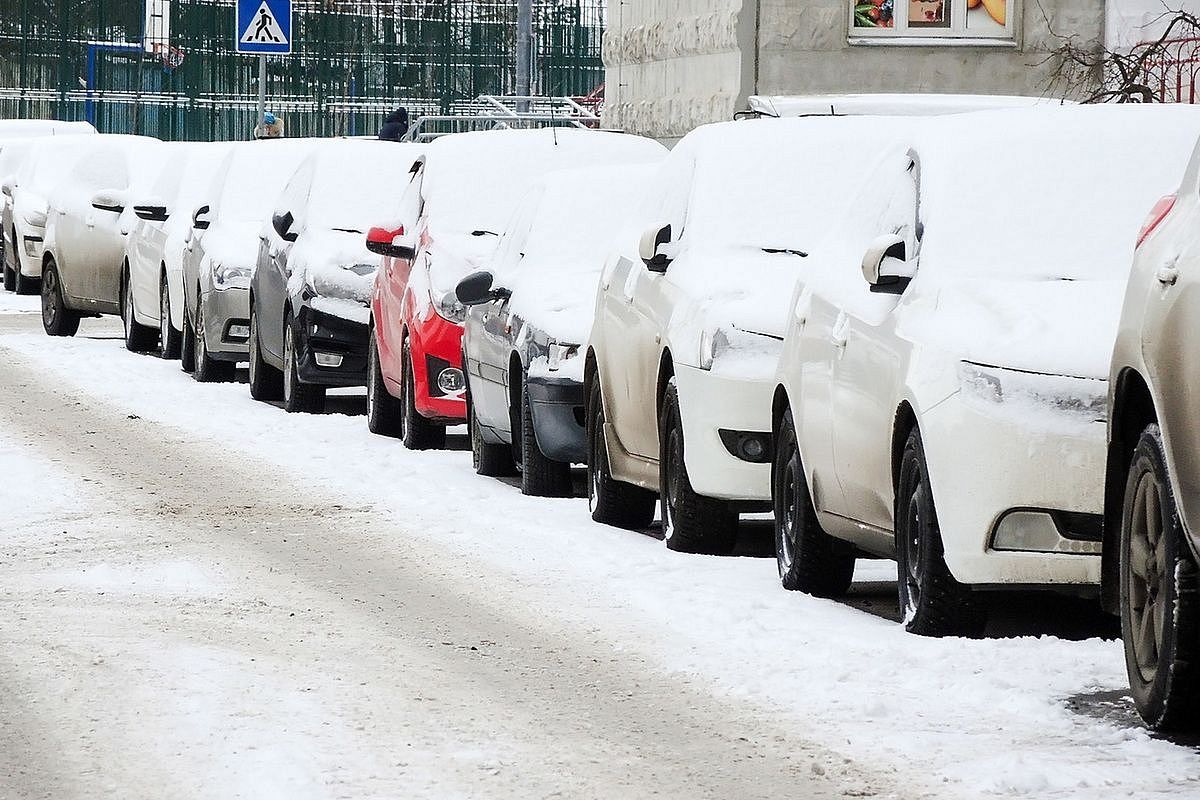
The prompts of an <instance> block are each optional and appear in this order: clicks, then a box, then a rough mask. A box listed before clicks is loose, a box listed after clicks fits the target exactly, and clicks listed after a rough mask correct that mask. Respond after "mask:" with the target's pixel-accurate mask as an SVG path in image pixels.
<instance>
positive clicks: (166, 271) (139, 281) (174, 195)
mask: <svg viewBox="0 0 1200 800" xmlns="http://www.w3.org/2000/svg"><path fill="white" fill-rule="evenodd" d="M229 147H230V145H229V144H227V143H224V142H214V143H189V144H179V145H175V146H174V154H173V155H172V157H171V158H170V159H168V161H167V163H166V164H165V165H164V167H163V170H162V172H161V173H160V174H159V176H158V180H157V181H155V183H154V186H152V187H151V188H150V192H149V194H147V195H146V196H145V197H140V198H136V199H135V205H134V207H133V213H134V215H135V216H136V217H137V221H136V222H135V223H134V225H133V230H131V231H130V232H129V237H128V238H127V240H126V243H125V269H126V271H127V275H126V279H125V280H126V285H127V286H128V287H129V294H130V300H131V302H130V303H129V304H128V310H129V312H130V313H129V314H126V315H125V323H126V324H125V344H126V346H127V347H129V349H131V350H149V349H151V348H153V347H154V346H155V344H160V345H161V352H162V357H163V358H179V349H180V343H181V340H182V338H183V248H184V244H185V242H186V241H187V238H188V235H189V233H190V232H191V227H192V220H191V211H192V210H193V209H194V208H195V207H196V204H197V203H198V202H199V200H200V198H201V197H202V196H203V194H204V192H205V190H206V189H207V188H208V185H209V183H210V181H211V180H212V174H213V171H214V170H216V168H217V166H218V165H219V164H220V162H221V159H222V158H224V157H225V154H226V153H227V152H228V151H229Z"/></svg>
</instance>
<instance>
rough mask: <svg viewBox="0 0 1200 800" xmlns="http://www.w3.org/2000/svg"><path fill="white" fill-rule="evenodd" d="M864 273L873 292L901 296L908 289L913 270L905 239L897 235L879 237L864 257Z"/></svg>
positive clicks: (888, 234)
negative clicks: (909, 261)
mask: <svg viewBox="0 0 1200 800" xmlns="http://www.w3.org/2000/svg"><path fill="white" fill-rule="evenodd" d="M862 272H863V278H865V279H866V281H867V283H869V284H870V285H871V291H872V292H884V293H890V294H899V293H901V292H903V291H904V290H905V289H906V288H908V284H909V282H910V281H911V280H912V270H911V268H910V267H909V264H908V247H907V246H906V245H905V243H904V238H903V237H902V236H899V235H898V234H895V233H886V234H883V235H882V236H877V237H876V238H875V240H874V241H872V242H871V246H870V247H868V248H867V252H866V254H865V255H864V256H863V260H862Z"/></svg>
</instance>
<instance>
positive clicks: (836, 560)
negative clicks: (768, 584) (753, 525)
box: [771, 409, 855, 597]
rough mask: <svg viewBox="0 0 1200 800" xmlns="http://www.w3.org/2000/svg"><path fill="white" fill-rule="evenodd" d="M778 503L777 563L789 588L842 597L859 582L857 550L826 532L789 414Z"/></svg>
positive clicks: (778, 447)
mask: <svg viewBox="0 0 1200 800" xmlns="http://www.w3.org/2000/svg"><path fill="white" fill-rule="evenodd" d="M773 473H774V474H773V475H772V484H773V485H772V487H771V488H772V491H771V495H772V500H773V504H774V508H775V561H776V563H777V564H778V566H779V581H780V583H782V584H783V588H784V589H788V590H789V591H800V592H804V593H805V594H811V595H813V596H815V597H841V596H843V595H844V594H846V591H847V590H848V589H849V588H850V583H851V581H852V580H853V579H854V561H855V558H854V549H853V547H852V546H850V545H849V544H847V543H845V542H842V541H840V540H838V539H835V538H833V537H832V536H830V535H829V534H828V533H826V532H825V531H824V530H822V529H821V523H820V522H819V521H818V520H817V510H816V508H815V507H814V506H813V501H812V495H811V494H810V493H809V491H808V479H807V478H806V477H805V475H804V466H803V464H802V463H801V461H800V447H799V444H798V443H797V441H796V425H795V423H794V422H793V421H792V412H791V410H790V409H789V410H788V411H785V412H784V415H783V422H782V424H781V425H780V427H779V437H778V439H777V441H776V444H775V469H774V470H773Z"/></svg>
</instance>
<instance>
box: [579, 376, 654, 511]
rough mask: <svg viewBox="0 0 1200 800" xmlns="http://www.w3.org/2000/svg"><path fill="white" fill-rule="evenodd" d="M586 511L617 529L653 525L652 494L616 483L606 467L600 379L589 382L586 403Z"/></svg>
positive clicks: (596, 378)
mask: <svg viewBox="0 0 1200 800" xmlns="http://www.w3.org/2000/svg"><path fill="white" fill-rule="evenodd" d="M587 441H588V470H587V478H588V480H587V483H588V508H589V509H590V510H591V512H592V519H593V520H595V521H596V522H599V523H602V524H604V525H613V526H616V527H618V528H628V529H631V530H633V529H637V528H648V527H650V523H652V522H654V506H655V504H656V503H657V502H658V495H656V494H654V492H651V491H648V490H646V489H643V488H642V487H640V486H634V485H633V484H632V483H625V482H624V481H619V480H617V479H616V478H614V477H613V476H612V473H611V472H610V471H609V468H608V448H607V446H606V445H605V442H604V399H603V397H602V396H601V394H600V377H599V376H596V377H595V378H593V380H592V385H591V389H590V390H589V391H588V402H587Z"/></svg>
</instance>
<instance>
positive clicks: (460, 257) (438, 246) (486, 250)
mask: <svg viewBox="0 0 1200 800" xmlns="http://www.w3.org/2000/svg"><path fill="white" fill-rule="evenodd" d="M499 243H500V239H499V237H496V236H491V235H483V236H472V235H471V234H470V233H449V232H435V233H434V238H433V240H432V242H431V243H430V245H429V250H428V261H427V262H426V263H427V264H428V265H429V288H430V291H432V292H433V293H434V294H437V295H443V294H446V293H447V292H452V291H454V288H455V287H456V286H458V282H459V281H461V280H462V279H463V278H465V277H466V276H467V275H469V274H471V273H472V272H474V271H475V270H477V269H482V268H483V267H484V266H486V265H487V263H488V262H489V260H490V258H491V256H492V254H493V253H495V252H496V246H497V245H498V244H499Z"/></svg>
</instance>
